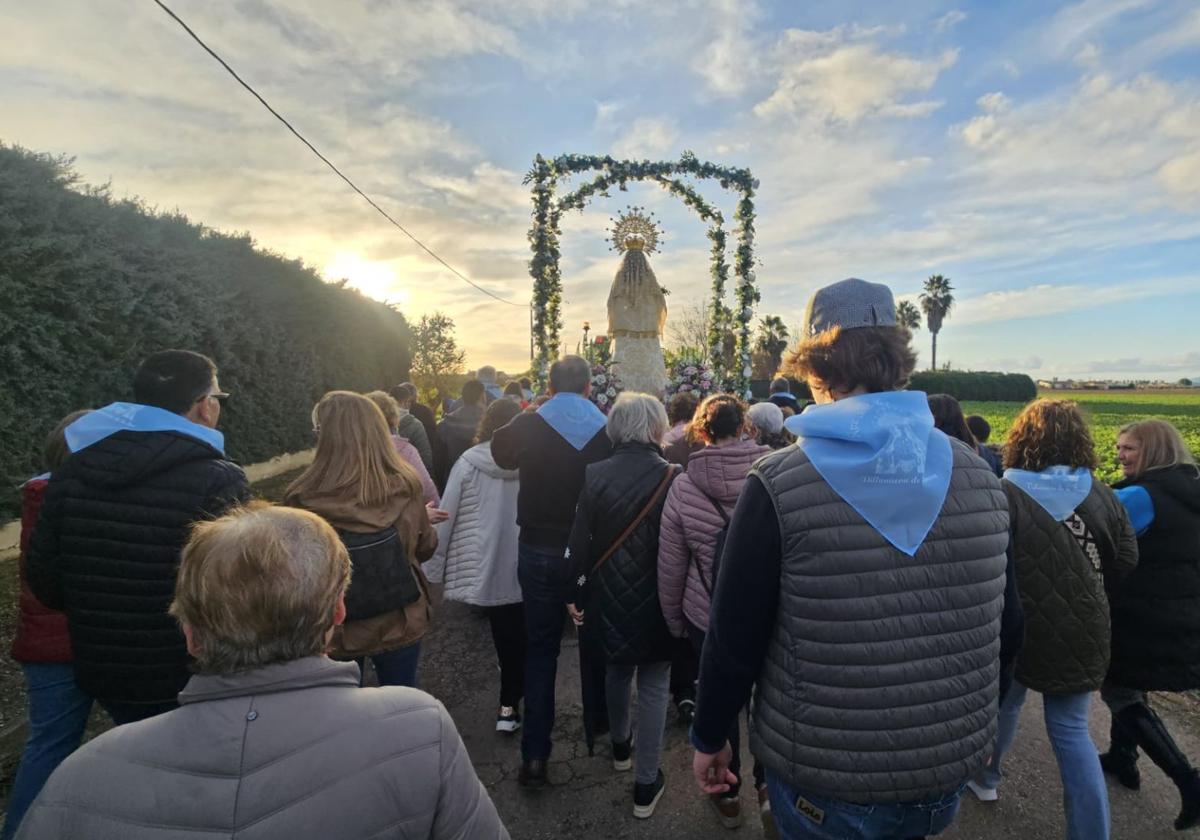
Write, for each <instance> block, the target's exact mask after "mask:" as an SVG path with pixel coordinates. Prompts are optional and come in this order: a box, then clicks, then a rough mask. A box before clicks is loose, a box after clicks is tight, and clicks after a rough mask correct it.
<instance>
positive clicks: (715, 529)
mask: <svg viewBox="0 0 1200 840" xmlns="http://www.w3.org/2000/svg"><path fill="white" fill-rule="evenodd" d="M770 452H771V449H770V447H767V446H759V445H758V444H757V443H755V442H754V441H749V440H740V441H735V442H733V443H729V444H725V445H723V446H709V447H706V448H704V449H702V450H700V451H699V452H697V453H696V454H694V455H692V456H691V458H690V459H689V461H688V465H687V472H685V473H684V474H683V475H681V476H680V477H679V478H678V479H676V480H675V482H674V483H673V484H672V485H671V490H670V492H669V493H668V494H667V503H666V505H665V506H664V507H663V518H662V534H661V535H660V536H659V543H658V600H659V603H660V604H661V605H662V611H663V618H664V619H666V622H667V627H668V629H670V631H671V635H673V636H679V637H681V638H682V637H683V636H684V635H685V634H686V632H687V624H686V622H685V618H686V621H690V622H691V623H692V625H693V626H695V627H697V628H698V629H700V630H707V629H708V608H709V601H710V596H709V592H710V591H711V590H712V588H713V548H714V547H715V546H716V542H717V534H718V533H719V532H720V531H721V529H722V528H724V527H725V522H724V520H722V519H721V514H720V513H718V512H717V509H716V508H715V507H714V506H713V503H712V501H710V498H711V499H715V500H716V501H717V502H718V503H719V504H720V505H721V507H722V508H723V509H724V511H725V515H726V516H729V515H730V514H731V513H733V506H734V505H735V504H737V498H738V494H739V493H741V492H742V485H743V484H745V483H746V475H747V474H748V473H749V472H750V467H752V466H753V465H754V462H755V461H757V460H758V459H759V458H761V457H762V456H764V455H767V454H770ZM705 494H707V496H706V495H705Z"/></svg>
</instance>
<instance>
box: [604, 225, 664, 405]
mask: <svg viewBox="0 0 1200 840" xmlns="http://www.w3.org/2000/svg"><path fill="white" fill-rule="evenodd" d="M666 322H667V300H666V298H665V297H664V296H663V293H662V289H661V288H660V287H659V285H658V279H657V278H656V277H655V276H654V272H653V271H652V270H651V268H650V263H649V261H648V260H647V259H646V254H645V253H644V252H643V251H642V250H641V249H640V248H636V247H633V248H630V249H629V250H627V251H626V252H625V258H624V259H623V261H622V262H621V269H620V271H618V272H617V276H616V278H615V279H614V280H613V284H612V289H610V290H609V293H608V334H609V336H610V337H611V338H612V342H613V351H612V362H613V364H614V365H615V367H616V373H617V375H618V376H619V377H620V378H621V384H622V385H623V386H624V388H625V390H626V391H640V392H642V393H644V394H653V395H655V396H657V397H662V395H663V392H664V391H665V390H666V387H667V366H666V363H665V362H664V361H663V351H662V343H661V341H660V339H661V336H662V331H663V326H664V325H665V324H666Z"/></svg>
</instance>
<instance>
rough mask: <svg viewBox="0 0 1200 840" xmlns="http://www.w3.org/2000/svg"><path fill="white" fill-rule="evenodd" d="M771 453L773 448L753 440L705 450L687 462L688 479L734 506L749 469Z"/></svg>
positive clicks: (696, 453)
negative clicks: (760, 444)
mask: <svg viewBox="0 0 1200 840" xmlns="http://www.w3.org/2000/svg"><path fill="white" fill-rule="evenodd" d="M770 453H771V447H769V446H759V445H758V444H757V443H755V442H754V441H752V440H739V441H737V442H736V443H729V444H725V445H724V446H706V447H704V448H703V449H701V450H700V451H699V452H694V453H692V456H691V457H690V458H689V459H688V465H687V477H688V479H690V480H691V481H692V482H694V483H695V485H696V486H697V487H699V488H700V489H701V490H703V491H704V492H705V493H707V494H708V495H710V496H712V497H713V498H714V499H717V500H718V501H721V502H727V503H733V502H735V501H736V500H737V497H738V494H739V493H741V491H742V485H743V484H745V483H746V476H747V475H748V474H749V472H750V467H752V466H754V462H755V461H757V460H758V459H759V458H761V457H763V456H764V455H769V454H770Z"/></svg>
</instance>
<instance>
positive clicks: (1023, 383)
mask: <svg viewBox="0 0 1200 840" xmlns="http://www.w3.org/2000/svg"><path fill="white" fill-rule="evenodd" d="M908 387H909V389H911V390H914V391H924V392H925V393H927V394H949V395H950V396H952V397H954V398H955V399H958V400H1007V401H1012V402H1029V400H1033V399H1037V395H1038V394H1037V385H1036V384H1035V383H1034V381H1033V380H1032V379H1030V378H1029V377H1028V376H1027V375H1025V374H1024V373H991V372H988V371H969V370H966V371H964V370H923V371H921V372H919V373H914V374H913V375H912V379H911V381H910V382H909V384H908Z"/></svg>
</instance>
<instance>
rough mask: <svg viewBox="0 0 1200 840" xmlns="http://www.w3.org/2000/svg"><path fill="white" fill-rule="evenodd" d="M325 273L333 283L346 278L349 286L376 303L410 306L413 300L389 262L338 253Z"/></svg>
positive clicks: (348, 253)
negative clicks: (383, 301)
mask: <svg viewBox="0 0 1200 840" xmlns="http://www.w3.org/2000/svg"><path fill="white" fill-rule="evenodd" d="M321 274H322V276H324V278H325V279H326V280H329V281H331V282H333V281H337V280H341V279H343V278H344V279H345V280H346V281H347V283H349V285H351V286H353V287H354V288H356V289H358V290H359V291H361V292H362V293H363V294H365V295H368V296H370V297H373V298H375V299H376V300H386V301H388V302H390V303H398V304H406V303H408V302H409V299H410V295H409V292H408V289H406V288H404V286H403V285H401V284H400V282H399V281H398V280H397V279H396V272H395V271H393V270H392V268H391V267H390V266H389V265H388V264H387V263H385V262H373V261H371V260H367V259H363V257H362V256H361V255H360V254H358V253H356V252H354V251H340V252H338V253H337V254H335V255H334V257H333V259H332V260H330V261H329V262H328V263H327V264H326V265H325V268H324V269H322V271H321Z"/></svg>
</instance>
